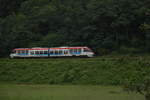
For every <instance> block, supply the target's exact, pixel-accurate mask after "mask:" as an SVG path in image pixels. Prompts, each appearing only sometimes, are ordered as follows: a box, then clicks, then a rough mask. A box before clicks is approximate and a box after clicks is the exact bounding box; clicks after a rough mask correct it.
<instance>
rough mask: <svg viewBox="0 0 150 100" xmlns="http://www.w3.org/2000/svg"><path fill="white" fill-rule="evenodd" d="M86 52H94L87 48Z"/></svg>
mask: <svg viewBox="0 0 150 100" xmlns="http://www.w3.org/2000/svg"><path fill="white" fill-rule="evenodd" d="M84 52H92V50H91V49H89V48H85V49H84Z"/></svg>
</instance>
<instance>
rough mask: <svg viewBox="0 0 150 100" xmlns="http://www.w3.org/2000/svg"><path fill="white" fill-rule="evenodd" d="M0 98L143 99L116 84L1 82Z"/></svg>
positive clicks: (44, 99) (19, 99)
mask: <svg viewBox="0 0 150 100" xmlns="http://www.w3.org/2000/svg"><path fill="white" fill-rule="evenodd" d="M0 100H144V97H143V96H142V95H139V94H135V93H127V92H124V91H123V90H122V88H120V87H118V86H98V85H96V86H91V85H86V86H83V85H23V84H22V85H16V84H11V85H10V84H5V85H4V84H3V85H2V84H1V85H0Z"/></svg>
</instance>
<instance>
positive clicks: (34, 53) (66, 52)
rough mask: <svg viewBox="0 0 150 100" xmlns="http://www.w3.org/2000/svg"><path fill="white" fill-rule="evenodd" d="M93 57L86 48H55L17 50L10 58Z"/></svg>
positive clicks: (90, 51)
mask: <svg viewBox="0 0 150 100" xmlns="http://www.w3.org/2000/svg"><path fill="white" fill-rule="evenodd" d="M72 56H73V57H75V56H76V57H77V56H78V57H80V56H84V57H93V56H94V53H93V52H92V50H91V49H90V48H88V47H56V48H41V47H38V48H17V49H14V50H13V53H11V54H10V58H30V57H72Z"/></svg>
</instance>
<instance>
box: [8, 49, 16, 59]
mask: <svg viewBox="0 0 150 100" xmlns="http://www.w3.org/2000/svg"><path fill="white" fill-rule="evenodd" d="M9 56H10V58H14V57H16V50H12V51H11V53H10V55H9Z"/></svg>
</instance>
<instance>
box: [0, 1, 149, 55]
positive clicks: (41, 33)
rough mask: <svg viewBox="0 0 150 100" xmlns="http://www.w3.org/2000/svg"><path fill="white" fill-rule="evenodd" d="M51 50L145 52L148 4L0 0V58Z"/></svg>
mask: <svg viewBox="0 0 150 100" xmlns="http://www.w3.org/2000/svg"><path fill="white" fill-rule="evenodd" d="M57 46H88V47H90V48H92V49H93V50H94V52H95V53H96V54H97V55H105V54H112V53H115V54H141V53H150V0H0V56H1V57H4V56H8V55H9V54H10V52H11V50H12V49H13V48H28V47H57Z"/></svg>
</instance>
